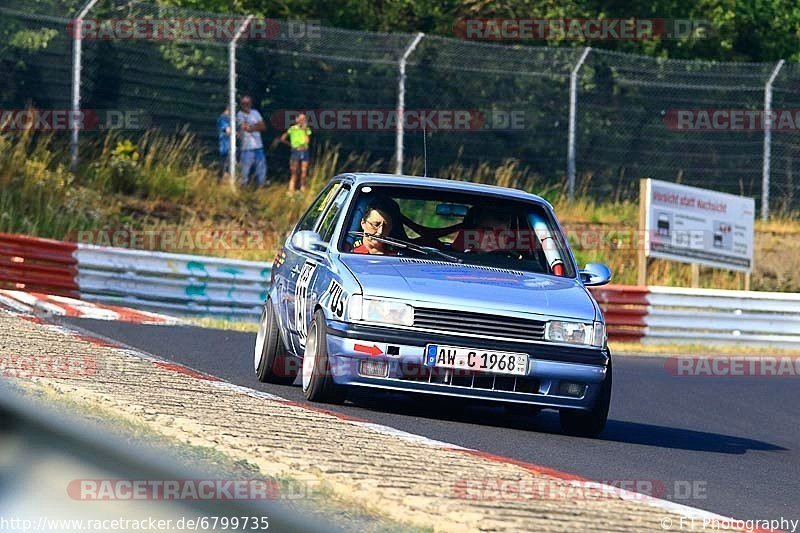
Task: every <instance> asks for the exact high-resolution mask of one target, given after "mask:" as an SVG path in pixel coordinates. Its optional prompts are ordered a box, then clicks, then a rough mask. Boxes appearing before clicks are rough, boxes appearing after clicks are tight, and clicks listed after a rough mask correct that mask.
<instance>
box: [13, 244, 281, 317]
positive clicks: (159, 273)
mask: <svg viewBox="0 0 800 533" xmlns="http://www.w3.org/2000/svg"><path fill="white" fill-rule="evenodd" d="M271 271H272V265H271V264H270V263H263V262H256V261H241V260H236V259H224V258H218V257H204V256H196V255H187V254H174V253H162V252H151V251H144V250H131V249H126V248H113V247H106V246H94V245H91V244H81V243H79V244H75V243H65V242H60V241H54V240H50V239H39V238H36V237H27V236H22V235H10V234H5V233H0V288H5V289H16V290H25V291H30V292H42V293H46V294H57V295H61V296H70V297H73V298H82V299H85V300H89V301H95V302H104V303H112V304H118V305H125V306H129V307H134V308H143V309H158V310H165V311H171V312H173V313H177V314H203V315H215V316H225V317H234V318H235V317H251V318H252V317H258V316H259V314H260V313H261V304H262V303H263V302H264V300H265V299H266V296H267V290H268V288H269V281H270V276H271Z"/></svg>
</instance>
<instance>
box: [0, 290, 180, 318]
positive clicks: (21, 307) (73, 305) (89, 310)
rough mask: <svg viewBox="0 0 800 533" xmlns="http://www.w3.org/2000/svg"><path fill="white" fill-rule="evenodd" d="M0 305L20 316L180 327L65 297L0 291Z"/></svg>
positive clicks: (130, 311)
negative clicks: (41, 315) (53, 316)
mask: <svg viewBox="0 0 800 533" xmlns="http://www.w3.org/2000/svg"><path fill="white" fill-rule="evenodd" d="M0 305H5V306H6V307H8V308H9V309H11V310H13V311H16V312H18V313H23V314H38V313H42V314H46V315H56V316H68V317H78V318H93V319H96V320H114V321H120V322H135V323H138V324H171V325H174V324H180V323H182V321H181V320H180V319H178V318H175V317H171V316H168V315H162V314H160V313H151V312H148V311H139V310H136V309H130V308H128V307H118V306H112V305H103V304H99V303H92V302H87V301H85V300H78V299H76V298H69V297H67V296H56V295H53V294H43V293H40V292H25V291H13V290H6V289H0Z"/></svg>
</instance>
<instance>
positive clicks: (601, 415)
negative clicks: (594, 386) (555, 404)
mask: <svg viewBox="0 0 800 533" xmlns="http://www.w3.org/2000/svg"><path fill="white" fill-rule="evenodd" d="M611 376H612V371H611V361H610V360H609V362H608V368H607V369H606V379H605V381H603V385H602V388H601V389H600V394H599V395H598V396H597V400H596V401H595V403H594V406H593V407H592V408H591V409H590V410H589V411H577V410H573V409H562V410H561V411H560V413H559V419H560V422H561V429H563V430H564V432H565V433H568V434H569V435H575V436H577V437H592V438H594V437H597V436H598V435H600V433H602V432H603V429H605V427H606V422H607V421H608V408H609V406H610V405H611Z"/></svg>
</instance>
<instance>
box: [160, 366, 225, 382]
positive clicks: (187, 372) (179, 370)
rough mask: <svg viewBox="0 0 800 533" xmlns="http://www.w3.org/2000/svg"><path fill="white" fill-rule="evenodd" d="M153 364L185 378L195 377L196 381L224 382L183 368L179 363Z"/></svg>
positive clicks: (209, 375)
mask: <svg viewBox="0 0 800 533" xmlns="http://www.w3.org/2000/svg"><path fill="white" fill-rule="evenodd" d="M152 363H153V364H154V365H156V366H157V367H160V368H163V369H165V370H170V371H172V372H177V373H178V374H183V375H185V376H189V377H193V378H196V379H202V380H204V381H223V380H221V379H219V378H218V377H216V376H212V375H211V374H204V373H202V372H198V371H197V370H192V369H191V368H189V367H188V366H183V365H182V364H179V363H168V362H166V361H153V362H152Z"/></svg>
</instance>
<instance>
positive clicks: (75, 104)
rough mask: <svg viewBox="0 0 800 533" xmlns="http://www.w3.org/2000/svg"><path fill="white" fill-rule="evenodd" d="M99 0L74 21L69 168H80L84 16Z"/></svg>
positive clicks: (83, 10)
mask: <svg viewBox="0 0 800 533" xmlns="http://www.w3.org/2000/svg"><path fill="white" fill-rule="evenodd" d="M96 3H97V0H89V1H88V2H86V4H85V5H84V6H83V9H81V10H80V11H79V12H78V16H77V17H75V19H74V20H73V21H72V94H71V96H72V98H71V100H72V112H71V113H70V134H71V136H70V143H69V168H70V170H72V172H75V171H76V170H77V168H78V141H79V139H80V138H79V133H80V132H79V129H80V127H81V124H82V121H81V120H77V118H78V117H79V116H80V115H79V114H80V111H81V52H82V50H83V17H85V16H86V15H87V13H89V10H91V9H92V8H93V7H94V5H95V4H96Z"/></svg>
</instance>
